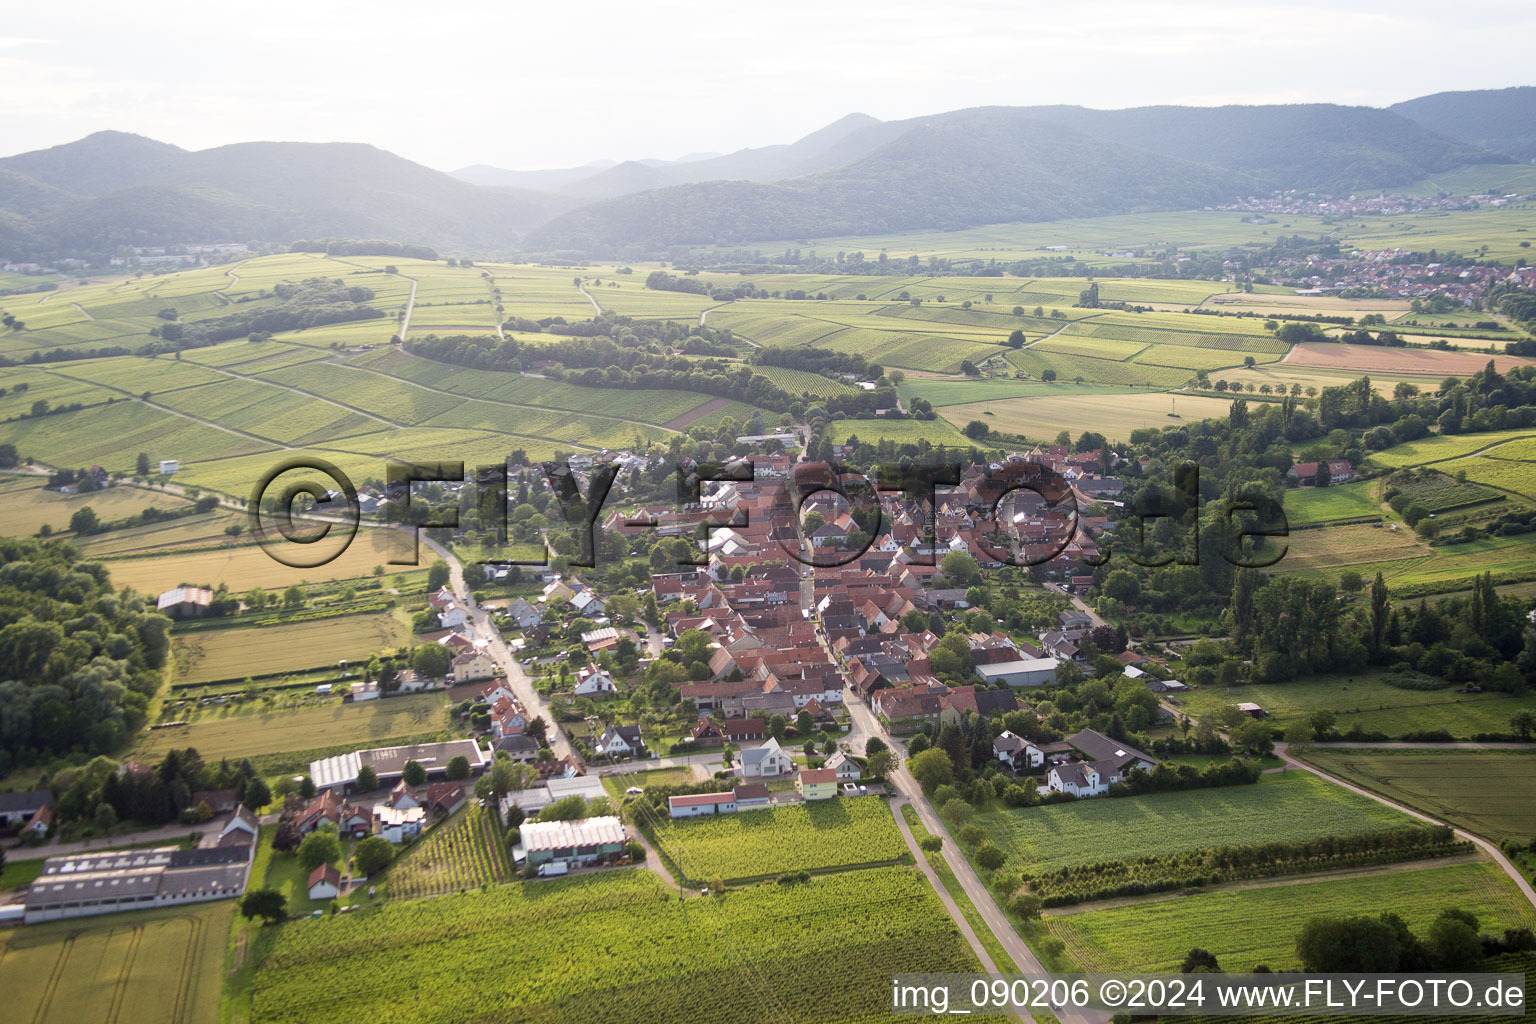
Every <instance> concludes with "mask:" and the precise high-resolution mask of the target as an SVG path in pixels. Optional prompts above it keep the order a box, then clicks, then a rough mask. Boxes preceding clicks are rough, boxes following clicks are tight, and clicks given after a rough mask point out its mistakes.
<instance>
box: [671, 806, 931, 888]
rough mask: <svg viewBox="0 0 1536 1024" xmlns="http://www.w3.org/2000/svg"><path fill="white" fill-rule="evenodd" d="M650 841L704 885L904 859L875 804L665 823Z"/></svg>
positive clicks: (892, 826) (891, 824) (892, 825)
mask: <svg viewBox="0 0 1536 1024" xmlns="http://www.w3.org/2000/svg"><path fill="white" fill-rule="evenodd" d="M655 837H656V843H657V845H659V846H660V847H661V850H662V853H663V854H665V855H666V857H667V859H668V860H670V861H671V862H672V863H673V865H674V866H676V867H678V868H679V869H681V871H682V873H683V875H684V876H685V877H687V878H689V879H693V880H694V881H701V882H704V883H706V884H707V883H708V882H709V881H710V880H711V879H714V878H723V879H725V880H726V881H730V880H732V879H737V878H758V877H763V876H773V875H779V874H783V873H784V872H786V871H801V870H805V871H815V870H819V869H823V868H847V867H853V866H857V865H860V864H876V863H883V862H887V861H893V860H896V859H898V858H900V857H901V856H903V855H904V854H905V853H906V852H907V848H906V844H905V843H903V842H902V839H901V833H900V832H899V831H898V830H897V828H896V820H895V819H894V818H893V817H891V811H890V808H889V807H887V806H886V804H885V801H884V800H880V799H878V798H873V797H860V798H857V799H835V800H822V801H817V802H815V803H806V804H788V805H785V806H779V807H773V808H770V809H762V810H753V811H740V812H738V813H736V814H721V815H706V816H703V817H699V818H680V819H676V820H672V819H669V820H667V821H664V822H661V823H660V824H659V825H656V827H655Z"/></svg>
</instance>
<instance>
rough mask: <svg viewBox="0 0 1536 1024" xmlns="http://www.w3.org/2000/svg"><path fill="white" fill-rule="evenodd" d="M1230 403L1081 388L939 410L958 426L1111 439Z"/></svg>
mask: <svg viewBox="0 0 1536 1024" xmlns="http://www.w3.org/2000/svg"><path fill="white" fill-rule="evenodd" d="M1231 405H1232V403H1231V402H1230V401H1228V400H1226V399H1221V398H1206V397H1204V396H1201V395H1182V394H1181V395H1167V394H1131V395H1125V394H1083V395H1071V394H1069V395H1060V394H1053V395H1045V396H1041V397H1038V398H1002V399H993V400H990V401H983V402H972V403H968V404H965V405H946V406H944V407H943V408H942V409H939V410H938V412H939V415H940V416H942V417H943V418H944V419H946V420H948V421H949V422H951V423H953V424H955V425H956V426H957V427H964V426H965V425H966V424H967V423H969V422H971V421H972V420H981V421H982V422H983V423H985V424H987V426H989V427H991V428H992V429H993V430H997V431H1000V432H1002V433H1005V434H1017V435H1020V436H1022V437H1027V438H1029V439H1031V440H1034V441H1043V442H1047V443H1049V442H1051V441H1054V440H1055V438H1056V435H1057V434H1058V433H1060V432H1061V431H1063V430H1067V431H1070V432H1072V433H1073V434H1074V435H1075V434H1077V433H1080V432H1081V431H1084V430H1095V431H1098V432H1100V433H1102V434H1104V436H1105V437H1107V438H1108V439H1110V440H1111V441H1124V440H1128V439H1129V438H1130V435H1131V431H1133V430H1138V429H1140V428H1142V427H1169V426H1176V425H1179V424H1182V423H1191V422H1198V421H1200V420H1202V419H1205V418H1207V417H1223V418H1224V417H1225V416H1226V415H1227V412H1228V410H1229V409H1230V408H1231Z"/></svg>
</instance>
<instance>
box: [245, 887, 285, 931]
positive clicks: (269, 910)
mask: <svg viewBox="0 0 1536 1024" xmlns="http://www.w3.org/2000/svg"><path fill="white" fill-rule="evenodd" d="M240 913H241V915H242V916H244V917H245V919H246V920H247V921H249V920H251V919H252V918H257V917H260V918H263V919H265V920H266V921H268V922H271V923H276V922H278V921H281V920H283V919H284V918H285V917H287V916H288V898H287V897H286V896H284V895H283V894H282V893H281V892H280V891H279V890H277V889H252V890H251V891H250V892H247V893H246V894H245V896H244V897H243V898H242V899H241V900H240Z"/></svg>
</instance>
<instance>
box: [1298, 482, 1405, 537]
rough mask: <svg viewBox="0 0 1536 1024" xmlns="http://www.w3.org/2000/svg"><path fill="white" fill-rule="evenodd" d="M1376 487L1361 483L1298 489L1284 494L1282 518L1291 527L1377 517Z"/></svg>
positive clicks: (1371, 483) (1379, 511)
mask: <svg viewBox="0 0 1536 1024" xmlns="http://www.w3.org/2000/svg"><path fill="white" fill-rule="evenodd" d="M1375 491H1376V484H1375V483H1374V482H1373V481H1369V480H1361V481H1358V482H1356V483H1352V484H1340V485H1338V486H1337V487H1298V488H1294V489H1292V490H1287V491H1286V492H1285V515H1286V518H1287V519H1289V520H1290V522H1291V525H1292V526H1307V525H1311V524H1314V523H1327V522H1332V521H1333V520H1335V519H1357V518H1360V517H1362V516H1371V515H1376V516H1379V515H1381V514H1382V512H1381V503H1380V502H1378V501H1377V500H1376V494H1375Z"/></svg>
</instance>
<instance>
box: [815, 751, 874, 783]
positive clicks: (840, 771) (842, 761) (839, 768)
mask: <svg viewBox="0 0 1536 1024" xmlns="http://www.w3.org/2000/svg"><path fill="white" fill-rule="evenodd" d="M824 767H827V768H831V769H832V770H833V771H834V772H836V773H837V781H838V782H857V781H858V780H859V776H861V775H863V774H864V771H863V769H861V768H860V767H859V762H857V761H855V760H854V759H853V758H851V757H849V756H848V755H847V754H845V753H843V752H842V751H841V750H839V751H838V752H837V753H835V754H833V755H832V756H831V757H829V758H827V763H826V765H824Z"/></svg>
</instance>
